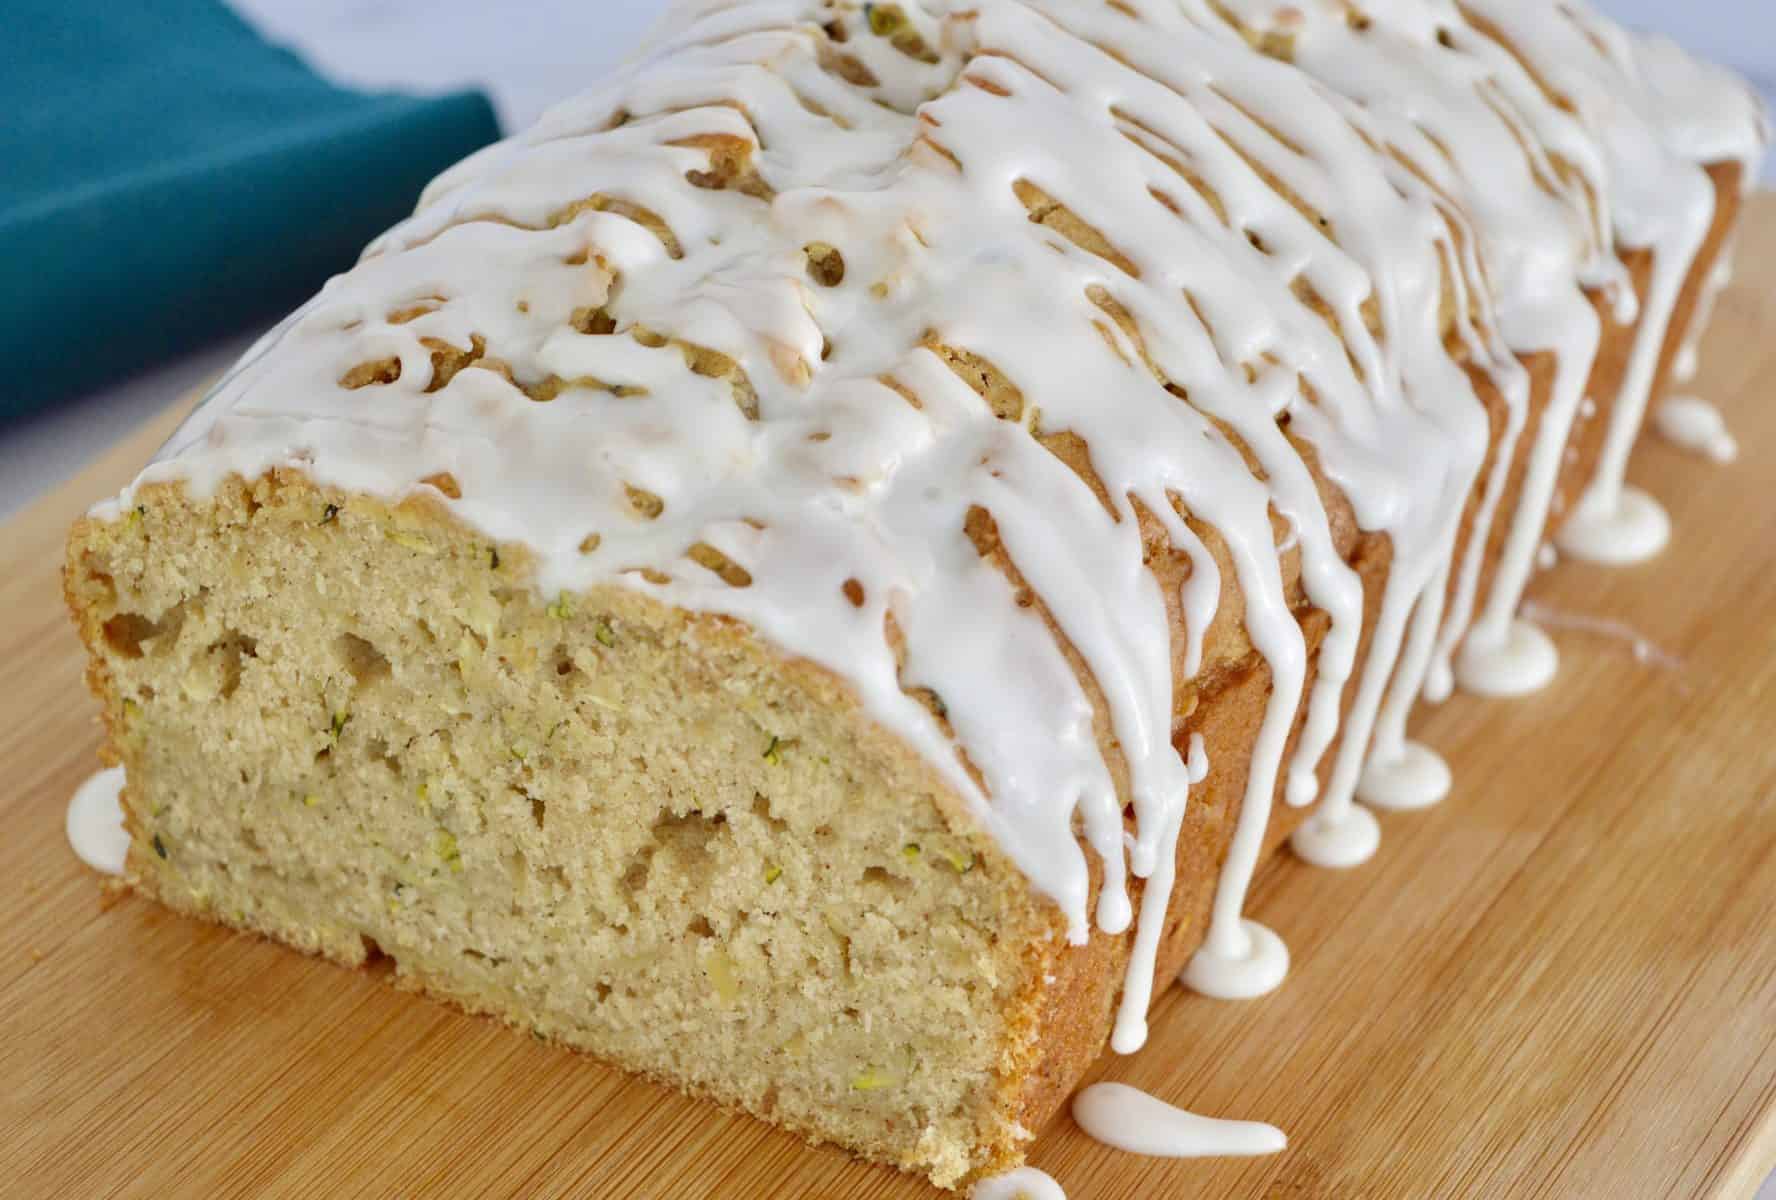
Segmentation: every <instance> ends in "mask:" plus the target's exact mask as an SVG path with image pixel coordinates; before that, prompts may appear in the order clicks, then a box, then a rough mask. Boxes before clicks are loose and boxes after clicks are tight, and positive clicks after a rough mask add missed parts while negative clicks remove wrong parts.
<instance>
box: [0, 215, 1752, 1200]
mask: <svg viewBox="0 0 1776 1200" xmlns="http://www.w3.org/2000/svg"><path fill="white" fill-rule="evenodd" d="M1739 260H1740V263H1741V270H1742V278H1741V279H1740V280H1739V282H1738V283H1737V284H1735V285H1734V286H1733V287H1732V288H1731V289H1730V290H1729V291H1728V292H1727V294H1726V295H1725V297H1724V298H1723V300H1722V303H1721V307H1720V312H1719V315H1718V316H1717V318H1716V321H1715V326H1714V328H1713V330H1712V332H1711V334H1710V337H1709V339H1708V342H1707V343H1706V345H1705V353H1704V364H1705V365H1704V368H1703V372H1702V378H1701V379H1700V381H1699V384H1698V387H1699V390H1700V391H1701V392H1702V393H1703V394H1705V395H1708V396H1711V397H1713V398H1714V399H1715V400H1717V401H1718V402H1719V403H1720V404H1721V406H1722V408H1723V409H1725V410H1726V412H1727V414H1728V418H1729V420H1730V422H1731V424H1732V426H1733V429H1734V431H1735V432H1736V433H1737V434H1738V436H1739V439H1740V442H1741V446H1742V449H1743V453H1742V456H1741V458H1740V460H1739V461H1738V462H1737V463H1736V464H1734V465H1732V466H1728V467H1720V466H1715V465H1711V464H1708V463H1704V462H1702V461H1700V460H1698V459H1695V458H1691V457H1687V456H1685V455H1683V454H1681V453H1679V452H1678V451H1676V450H1673V449H1671V448H1670V447H1668V446H1666V445H1663V444H1661V443H1659V442H1658V441H1656V440H1653V439H1649V440H1648V442H1647V443H1646V444H1645V446H1644V447H1643V448H1642V450H1641V451H1640V453H1639V457H1638V459H1637V461H1636V463H1635V469H1634V472H1633V475H1634V477H1635V479H1636V480H1637V482H1639V483H1640V484H1641V485H1642V486H1644V487H1646V488H1648V489H1649V490H1651V491H1652V492H1653V493H1654V494H1655V495H1657V496H1659V497H1660V498H1661V499H1662V500H1663V501H1664V502H1665V503H1666V505H1667V506H1668V507H1669V509H1670V510H1671V514H1672V517H1673V520H1674V524H1675V526H1676V528H1677V530H1678V536H1677V540H1676V543H1675V544H1674V545H1673V546H1672V547H1671V549H1670V550H1668V551H1667V552H1666V553H1665V555H1664V556H1663V557H1661V558H1660V559H1658V560H1657V561H1656V562H1654V563H1652V564H1650V565H1647V566H1643V567H1638V568H1633V569H1628V570H1605V569H1601V568H1593V567H1588V566H1584V565H1581V564H1562V565H1560V566H1558V567H1556V568H1555V569H1554V570H1552V571H1550V572H1548V573H1547V574H1545V575H1544V576H1542V577H1541V578H1540V579H1538V580H1537V581H1536V583H1535V585H1534V587H1533V589H1532V594H1533V596H1534V600H1535V602H1536V603H1538V604H1540V605H1542V606H1544V608H1545V609H1547V610H1549V611H1550V612H1551V613H1552V614H1553V620H1554V622H1556V623H1558V622H1559V621H1562V620H1565V619H1568V618H1572V619H1580V618H1602V619H1607V620H1610V621H1618V622H1622V623H1624V625H1625V626H1627V627H1629V628H1631V629H1632V630H1633V631H1634V633H1635V634H1637V635H1639V636H1640V637H1643V638H1645V639H1646V640H1647V642H1648V643H1650V644H1651V645H1652V646H1655V647H1657V648H1658V650H1659V651H1660V652H1661V653H1663V654H1670V655H1673V656H1676V657H1677V658H1679V659H1681V660H1682V666H1681V667H1679V668H1673V667H1671V666H1669V665H1666V666H1661V665H1658V664H1657V663H1656V662H1647V661H1641V657H1645V656H1641V657H1637V655H1636V653H1635V650H1634V642H1633V640H1632V638H1629V639H1627V640H1624V639H1622V638H1618V637H1615V636H1609V635H1606V634H1602V633H1599V632H1595V631H1594V630H1593V631H1588V630H1587V629H1585V628H1583V627H1578V626H1575V627H1572V628H1557V629H1556V630H1555V635H1556V639H1557V641H1558V643H1559V645H1560V651H1561V658H1562V670H1561V673H1560V677H1559V679H1558V680H1557V681H1556V682H1555V683H1554V685H1553V686H1552V687H1550V688H1549V689H1547V690H1546V691H1545V692H1543V693H1541V694H1540V695H1537V696H1534V697H1530V698H1528V699H1524V700H1519V701H1508V702H1499V701H1479V700H1475V699H1471V698H1466V697H1458V698H1456V699H1455V700H1452V701H1451V702H1450V703H1448V704H1447V705H1445V706H1443V707H1442V708H1440V709H1436V710H1431V711H1429V712H1427V713H1426V714H1423V715H1421V718H1420V721H1419V727H1418V736H1420V737H1421V738H1424V739H1425V740H1427V741H1429V742H1430V743H1431V744H1433V745H1435V746H1438V747H1440V748H1441V749H1442V750H1443V752H1444V753H1445V754H1446V755H1447V756H1448V758H1449V760H1450V762H1451V763H1452V765H1453V766H1454V767H1455V772H1456V780H1457V784H1456V792H1455V795H1454V796H1453V797H1452V799H1451V800H1450V801H1449V802H1448V803H1446V804H1444V805H1443V806H1442V807H1440V808H1438V809H1434V810H1432V811H1430V812H1428V813H1420V814H1414V815H1400V816H1384V817H1383V818H1382V825H1383V829H1384V840H1383V844H1382V849H1381V853H1380V855H1379V856H1378V857H1377V858H1376V859H1375V860H1374V861H1373V862H1371V863H1369V864H1368V865H1366V866H1364V867H1361V868H1359V869H1357V870H1353V871H1348V872H1329V871H1320V870H1314V869H1312V868H1309V867H1307V866H1304V865H1303V864H1301V863H1299V862H1296V861H1294V860H1292V859H1289V858H1288V857H1287V856H1285V857H1284V859H1283V860H1282V861H1280V862H1279V863H1277V864H1276V865H1275V866H1274V867H1273V868H1272V869H1271V870H1269V871H1268V873H1267V874H1266V875H1265V876H1264V878H1263V879H1262V881H1261V883H1260V885H1259V887H1258V888H1257V890H1256V892H1255V893H1254V895H1253V898H1252V908H1253V910H1254V912H1255V913H1256V915H1258V916H1259V917H1261V918H1262V919H1263V920H1264V922H1265V923H1266V924H1268V925H1270V926H1271V927H1272V928H1274V929H1276V930H1278V931H1279V932H1281V933H1282V934H1283V936H1284V938H1285V939H1286V940H1287V941H1288V942H1289V945H1290V948H1291V950H1292V952H1293V954H1294V958H1295V963H1296V967H1295V970H1294V972H1293V974H1292V975H1291V977H1290V978H1289V980H1288V982H1287V983H1286V984H1285V985H1284V986H1283V988H1282V989H1281V990H1280V991H1278V992H1276V993H1274V994H1272V995H1270V996H1267V997H1265V998H1263V999H1261V1000H1256V1001H1250V1002H1244V1003H1227V1002H1219V1001H1215V1000H1209V999H1205V998H1203V997H1201V996H1196V995H1192V994H1190V993H1187V992H1185V991H1184V990H1182V989H1179V988H1174V989H1172V990H1171V991H1170V992H1169V993H1168V994H1167V995H1166V996H1165V997H1164V999H1163V1000H1162V1001H1161V1003H1160V1005H1159V1009H1158V1012H1157V1014H1156V1019H1155V1021H1154V1025H1153V1037H1152V1041H1151V1042H1150V1043H1149V1045H1148V1046H1147V1048H1146V1049H1145V1050H1143V1051H1142V1052H1141V1053H1140V1054H1138V1055H1136V1056H1134V1057H1133V1058H1127V1059H1117V1058H1114V1057H1112V1058H1108V1059H1106V1060H1105V1061H1103V1062H1100V1063H1099V1065H1098V1067H1097V1070H1096V1072H1095V1074H1096V1075H1097V1076H1099V1077H1103V1078H1113V1079H1121V1080H1126V1081H1128V1082H1130V1083H1133V1084H1135V1085H1137V1086H1139V1087H1143V1088H1146V1089H1148V1090H1150V1091H1153V1092H1155V1093H1157V1094H1158V1095H1160V1096H1162V1097H1165V1098H1166V1099H1168V1100H1171V1101H1174V1102H1176V1103H1180V1104H1183V1105H1185V1106H1187V1107H1190V1108H1193V1109H1196V1110H1198V1111H1201V1112H1205V1113H1212V1114H1216V1115H1223V1116H1237V1117H1252V1118H1261V1119H1264V1120H1268V1121H1271V1122H1273V1123H1275V1124H1277V1125H1280V1126H1281V1127H1282V1128H1283V1129H1285V1130H1286V1131H1287V1132H1288V1134H1289V1143H1290V1144H1289V1149H1288V1151H1287V1152H1286V1153H1283V1154H1281V1155H1277V1156H1274V1157H1270V1158H1261V1159H1244V1160H1237V1159H1230V1160H1209V1161H1196V1162H1168V1161H1158V1160H1148V1159H1141V1158H1136V1157H1133V1156H1130V1155H1126V1154H1121V1153H1118V1152H1116V1151H1113V1150H1109V1149H1107V1148H1105V1147H1102V1146H1099V1145H1097V1144H1096V1143H1094V1142H1092V1141H1091V1140H1090V1139H1088V1138H1086V1137H1085V1135H1084V1134H1082V1133H1080V1132H1079V1130H1078V1129H1077V1128H1076V1127H1075V1126H1074V1125H1073V1124H1072V1122H1071V1120H1070V1119H1069V1118H1068V1117H1067V1116H1066V1115H1065V1114H1063V1115H1061V1116H1059V1117H1057V1118H1056V1119H1055V1120H1054V1121H1053V1122H1052V1123H1051V1124H1050V1126H1049V1128H1047V1129H1045V1130H1043V1131H1042V1132H1041V1136H1040V1138H1039V1139H1038V1140H1037V1142H1036V1147H1035V1150H1034V1152H1033V1154H1032V1156H1031V1157H1032V1161H1033V1162H1034V1163H1035V1164H1036V1165H1038V1166H1040V1167H1043V1168H1044V1169H1046V1170H1048V1171H1049V1172H1050V1173H1052V1174H1053V1175H1055V1176H1056V1177H1057V1178H1058V1179H1060V1180H1061V1181H1062V1182H1063V1183H1065V1184H1067V1185H1068V1186H1069V1188H1070V1189H1071V1192H1072V1195H1073V1196H1074V1198H1075V1200H1099V1198H1109V1197H1124V1196H1128V1197H1135V1196H1140V1197H1170V1196H1176V1197H1185V1196H1214V1197H1244V1196H1259V1195H1266V1196H1269V1195H1287V1196H1302V1197H1320V1196H1338V1197H1343V1196H1362V1197H1394V1196H1398V1197H1454V1196H1485V1197H1501V1196H1510V1197H1542V1196H1547V1197H1571V1196H1587V1197H1590V1196H1607V1197H1627V1196H1673V1197H1690V1196H1704V1195H1707V1196H1749V1195H1750V1194H1751V1193H1752V1192H1753V1191H1755V1189H1756V1188H1757V1185H1758V1182H1759V1181H1760V1180H1761V1179H1762V1178H1763V1177H1764V1176H1765V1175H1766V1174H1767V1173H1768V1172H1769V1171H1770V1169H1771V1167H1772V1166H1776V197H1764V198H1760V199H1759V200H1758V201H1757V202H1756V203H1754V204H1753V206H1752V207H1751V210H1750V212H1749V214H1748V216H1747V221H1746V228H1745V230H1744V234H1743V239H1742V242H1741V245H1740V252H1739ZM179 407H180V408H183V407H184V405H181V406H179ZM176 417H177V413H172V412H169V413H168V414H167V416H166V417H165V418H163V419H162V420H161V421H159V422H157V423H156V425H155V427H154V428H152V429H149V430H144V431H143V432H142V433H141V434H140V435H139V436H137V437H135V438H132V439H131V440H130V442H129V443H128V444H127V445H125V446H123V447H121V448H120V449H119V450H118V451H116V452H115V453H113V454H111V455H110V456H108V457H107V458H106V459H105V460H104V461H103V462H101V463H99V464H98V465H96V466H94V467H93V468H92V469H91V470H89V471H88V472H86V473H85V474H84V475H82V476H81V477H80V478H79V479H77V480H75V481H74V482H73V483H71V484H69V485H68V486H67V487H65V488H63V489H62V490H61V491H59V492H57V493H56V494H54V495H52V496H50V497H49V498H47V499H46V500H44V501H43V502H41V503H40V504H39V505H38V506H37V507H36V508H34V509H32V510H31V511H29V512H27V513H26V514H25V515H24V516H23V517H21V518H20V519H18V520H15V521H14V522H12V523H11V524H10V525H8V526H5V527H0V614H4V628H0V778H3V779H4V780H5V786H4V787H3V788H0V829H3V830H4V831H5V837H4V838H3V839H0V1162H3V1163H4V1164H5V1166H4V1168H0V1192H4V1193H6V1194H9V1195H20V1196H83V1197H84V1196H101V1195H106V1196H108V1195H142V1196H154V1197H157V1198H164V1197H172V1196H205V1197H208V1196H228V1195H272V1194H295V1193H303V1194H309V1195H339V1196H343V1195H354V1196H355V1195H378V1196H419V1195H448V1196H501V1195H526V1196H529V1195H537V1196H576V1197H606V1196H611V1197H619V1196H620V1197H650V1198H652V1197H659V1198H673V1200H677V1198H686V1200H689V1198H692V1197H697V1198H701V1197H708V1196H720V1197H730V1196H732V1197H749V1198H750V1197H783V1198H789V1197H809V1196H821V1197H825V1196H839V1197H847V1198H849V1197H878V1198H880V1197H930V1196H935V1195H936V1193H935V1192H933V1191H932V1190H931V1189H930V1188H928V1187H927V1186H925V1185H924V1184H922V1183H920V1182H918V1181H916V1180H913V1179H910V1178H907V1177H904V1176H901V1175H898V1174H896V1173H895V1172H893V1171H889V1170H886V1169H883V1168H878V1167H870V1166H865V1165H862V1164H858V1163H854V1162H852V1161H851V1160H850V1159H848V1158H847V1157H846V1156H845V1155H844V1154H842V1153H839V1152H837V1151H834V1150H830V1149H820V1150H816V1149H809V1148H807V1147H805V1146H804V1145H802V1144H801V1143H800V1142H799V1141H797V1140H796V1139H794V1138H792V1137H790V1136H789V1135H787V1134H783V1133H779V1132H776V1131H774V1130H772V1129H771V1128H770V1127H768V1126H766V1125H763V1124H761V1123H759V1122H756V1121H753V1120H751V1119H749V1118H746V1117H739V1116H734V1115H731V1114H728V1113H724V1112H721V1111H719V1110H717V1109H715V1108H712V1107H709V1106H707V1105H704V1104H700V1103H697V1102H694V1101H691V1100H687V1099H684V1098H683V1097H680V1096H678V1095H676V1094H674V1093H672V1092H670V1091H667V1090H665V1089H662V1088H659V1087H656V1086H653V1085H652V1084H648V1083H645V1082H642V1081H640V1080H637V1079H634V1078H631V1077H629V1076H626V1075H623V1074H621V1073H619V1072H616V1071H612V1070H608V1069H606V1068H604V1067H602V1066H600V1065H598V1064H597V1063H594V1062H592V1061H590V1060H588V1059H585V1058H582V1057H579V1056H576V1055H574V1054H570V1053H567V1052H565V1051H560V1050H556V1049H552V1048H550V1047H547V1046H543V1045H540V1044H538V1043H535V1042H533V1041H531V1040H530V1039H529V1038H526V1037H523V1036H521V1035H518V1034H515V1033H512V1032H510V1031H508V1030H506V1029H504V1028H501V1027H499V1026H496V1025H494V1024H492V1023H489V1022H486V1021H482V1020H477V1019H473V1018H470V1017H465V1016H463V1015H461V1014H459V1013H456V1012H454V1011H452V1010H449V1009H446V1008H443V1007H441V1006H439V1005H436V1004H433V1003H430V1002H428V1001H425V1000H422V999H419V998H416V997H413V996H410V995H406V994H403V993H400V992H397V991H395V990H394V989H393V988H390V987H388V986H386V985H385V983H384V982H383V981H382V980H380V979H377V978H375V977H374V975H373V974H372V973H370V972H356V973H353V972H348V971H344V970H341V969H339V968H336V967H332V966H328V965H325V964H323V963H320V962H316V961H314V960H311V959H307V958H304V957H302V956H300V955H298V954H296V953H294V952H291V951H288V950H284V949H280V948H279V947H276V946H274V945H271V944H270V943H267V942H263V941H258V940H255V939H252V938H249V937H244V936H240V935H237V934H232V933H227V932H224V931H222V930H220V929H215V928H211V927H209V926H206V925H202V924H199V923H197V922H195V921H190V920H186V919H184V918H180V917H175V916H173V915H171V914H169V913H167V912H164V911H162V910H161V909H159V908H157V907H155V906H154V905H152V904H149V903H146V902H144V901H142V900H139V899H136V898H134V897H123V898H120V899H117V900H116V901H115V902H113V903H106V902H104V901H103V900H102V891H101V886H100V883H99V881H98V879H97V878H96V877H95V876H94V875H92V874H91V873H89V872H88V871H86V870H85V869H84V868H83V867H81V865H80V864H79V863H78V861H76V859H75V858H74V856H73V854H72V853H71V852H70V851H69V849H68V846H67V843H66V840H65V838H64V835H63V814H64V811H65V808H66V804H67V800H68V797H69V795H70V793H71V792H72V791H73V790H74V787H75V785H76V784H78V783H79V782H80V780H81V779H83V778H84V777H85V776H86V775H87V774H88V773H89V772H90V771H91V770H92V769H93V768H94V766H95V761H94V751H95V749H96V747H97V745H98V740H99V737H98V730H97V727H96V725H95V720H94V706H93V704H92V702H91V701H90V700H89V698H88V697H87V695H86V693H85V691H84V689H83V688H82V686H81V682H80V671H81V665H82V659H81V654H80V651H79V648H78V646H77V645H76V643H75V639H74V636H73V634H72V633H71V632H70V629H69V627H68V625H67V622H66V620H65V618H64V616H63V613H62V608H61V598H60V591H59V581H58V570H59V564H60V561H61V539H62V535H63V531H64V530H65V528H66V526H67V524H68V522H69V521H70V520H71V519H72V518H73V517H74V516H75V514H76V513H77V512H79V511H80V510H81V509H83V508H84V507H85V506H86V505H87V503H88V502H90V501H91V500H93V499H95V498H97V497H99V496H100V495H102V494H105V493H107V492H109V491H111V490H113V489H114V488H116V487H117V486H119V485H120V484H122V483H123V482H125V481H126V479H127V478H128V477H129V476H130V475H131V474H132V472H133V469H134V468H135V466H136V465H137V464H138V463H140V462H141V460H142V459H143V458H145V457H146V455H147V454H148V453H149V452H151V450H152V449H153V448H154V447H155V446H156V445H158V444H159V441H160V439H161V438H162V437H163V436H164V435H165V434H166V432H167V431H168V429H169V428H170V427H171V424H172V423H173V421H174V420H175V419H176ZM1653 657H1654V658H1655V659H1656V658H1657V657H1658V656H1657V655H1655V656H1653Z"/></svg>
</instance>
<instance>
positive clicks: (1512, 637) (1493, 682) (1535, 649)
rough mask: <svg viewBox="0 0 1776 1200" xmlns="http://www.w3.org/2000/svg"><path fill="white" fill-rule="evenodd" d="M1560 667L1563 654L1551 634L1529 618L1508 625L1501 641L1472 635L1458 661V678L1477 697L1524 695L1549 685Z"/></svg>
mask: <svg viewBox="0 0 1776 1200" xmlns="http://www.w3.org/2000/svg"><path fill="white" fill-rule="evenodd" d="M1559 668H1560V655H1559V653H1558V652H1557V651H1556V650H1555V649H1554V643H1553V642H1552V641H1551V640H1549V638H1548V635H1547V634H1545V633H1543V632H1542V631H1541V630H1540V629H1537V628H1536V627H1535V624H1534V623H1533V622H1532V621H1530V620H1527V619H1524V618H1519V619H1517V620H1514V621H1512V622H1511V623H1510V625H1508V626H1506V628H1505V636H1504V639H1503V640H1502V641H1500V642H1499V643H1498V644H1496V645H1494V644H1490V643H1488V644H1480V643H1476V642H1475V641H1474V640H1473V639H1472V638H1470V639H1469V640H1468V642H1467V644H1466V645H1464V646H1463V647H1462V650H1461V655H1460V657H1458V658H1457V659H1456V662H1455V674H1456V678H1457V679H1459V680H1460V681H1461V685H1462V687H1463V688H1465V689H1467V690H1468V691H1470V692H1473V693H1474V694H1475V695H1477V696H1522V695H1527V694H1528V693H1530V692H1534V691H1539V690H1540V689H1542V688H1544V687H1546V686H1547V685H1548V681H1549V680H1551V679H1553V678H1554V675H1555V673H1556V672H1557V671H1558V670H1559Z"/></svg>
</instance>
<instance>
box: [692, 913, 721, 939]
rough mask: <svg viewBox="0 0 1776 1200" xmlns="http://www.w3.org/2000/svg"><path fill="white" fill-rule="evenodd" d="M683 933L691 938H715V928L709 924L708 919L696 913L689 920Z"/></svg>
mask: <svg viewBox="0 0 1776 1200" xmlns="http://www.w3.org/2000/svg"><path fill="white" fill-rule="evenodd" d="M685 932H686V933H688V934H690V935H691V936H692V937H700V938H712V937H714V936H715V926H713V925H711V924H710V923H709V918H708V917H706V916H704V915H703V914H702V913H698V914H697V915H696V916H694V917H692V918H691V923H690V924H689V925H687V926H686V927H685Z"/></svg>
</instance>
